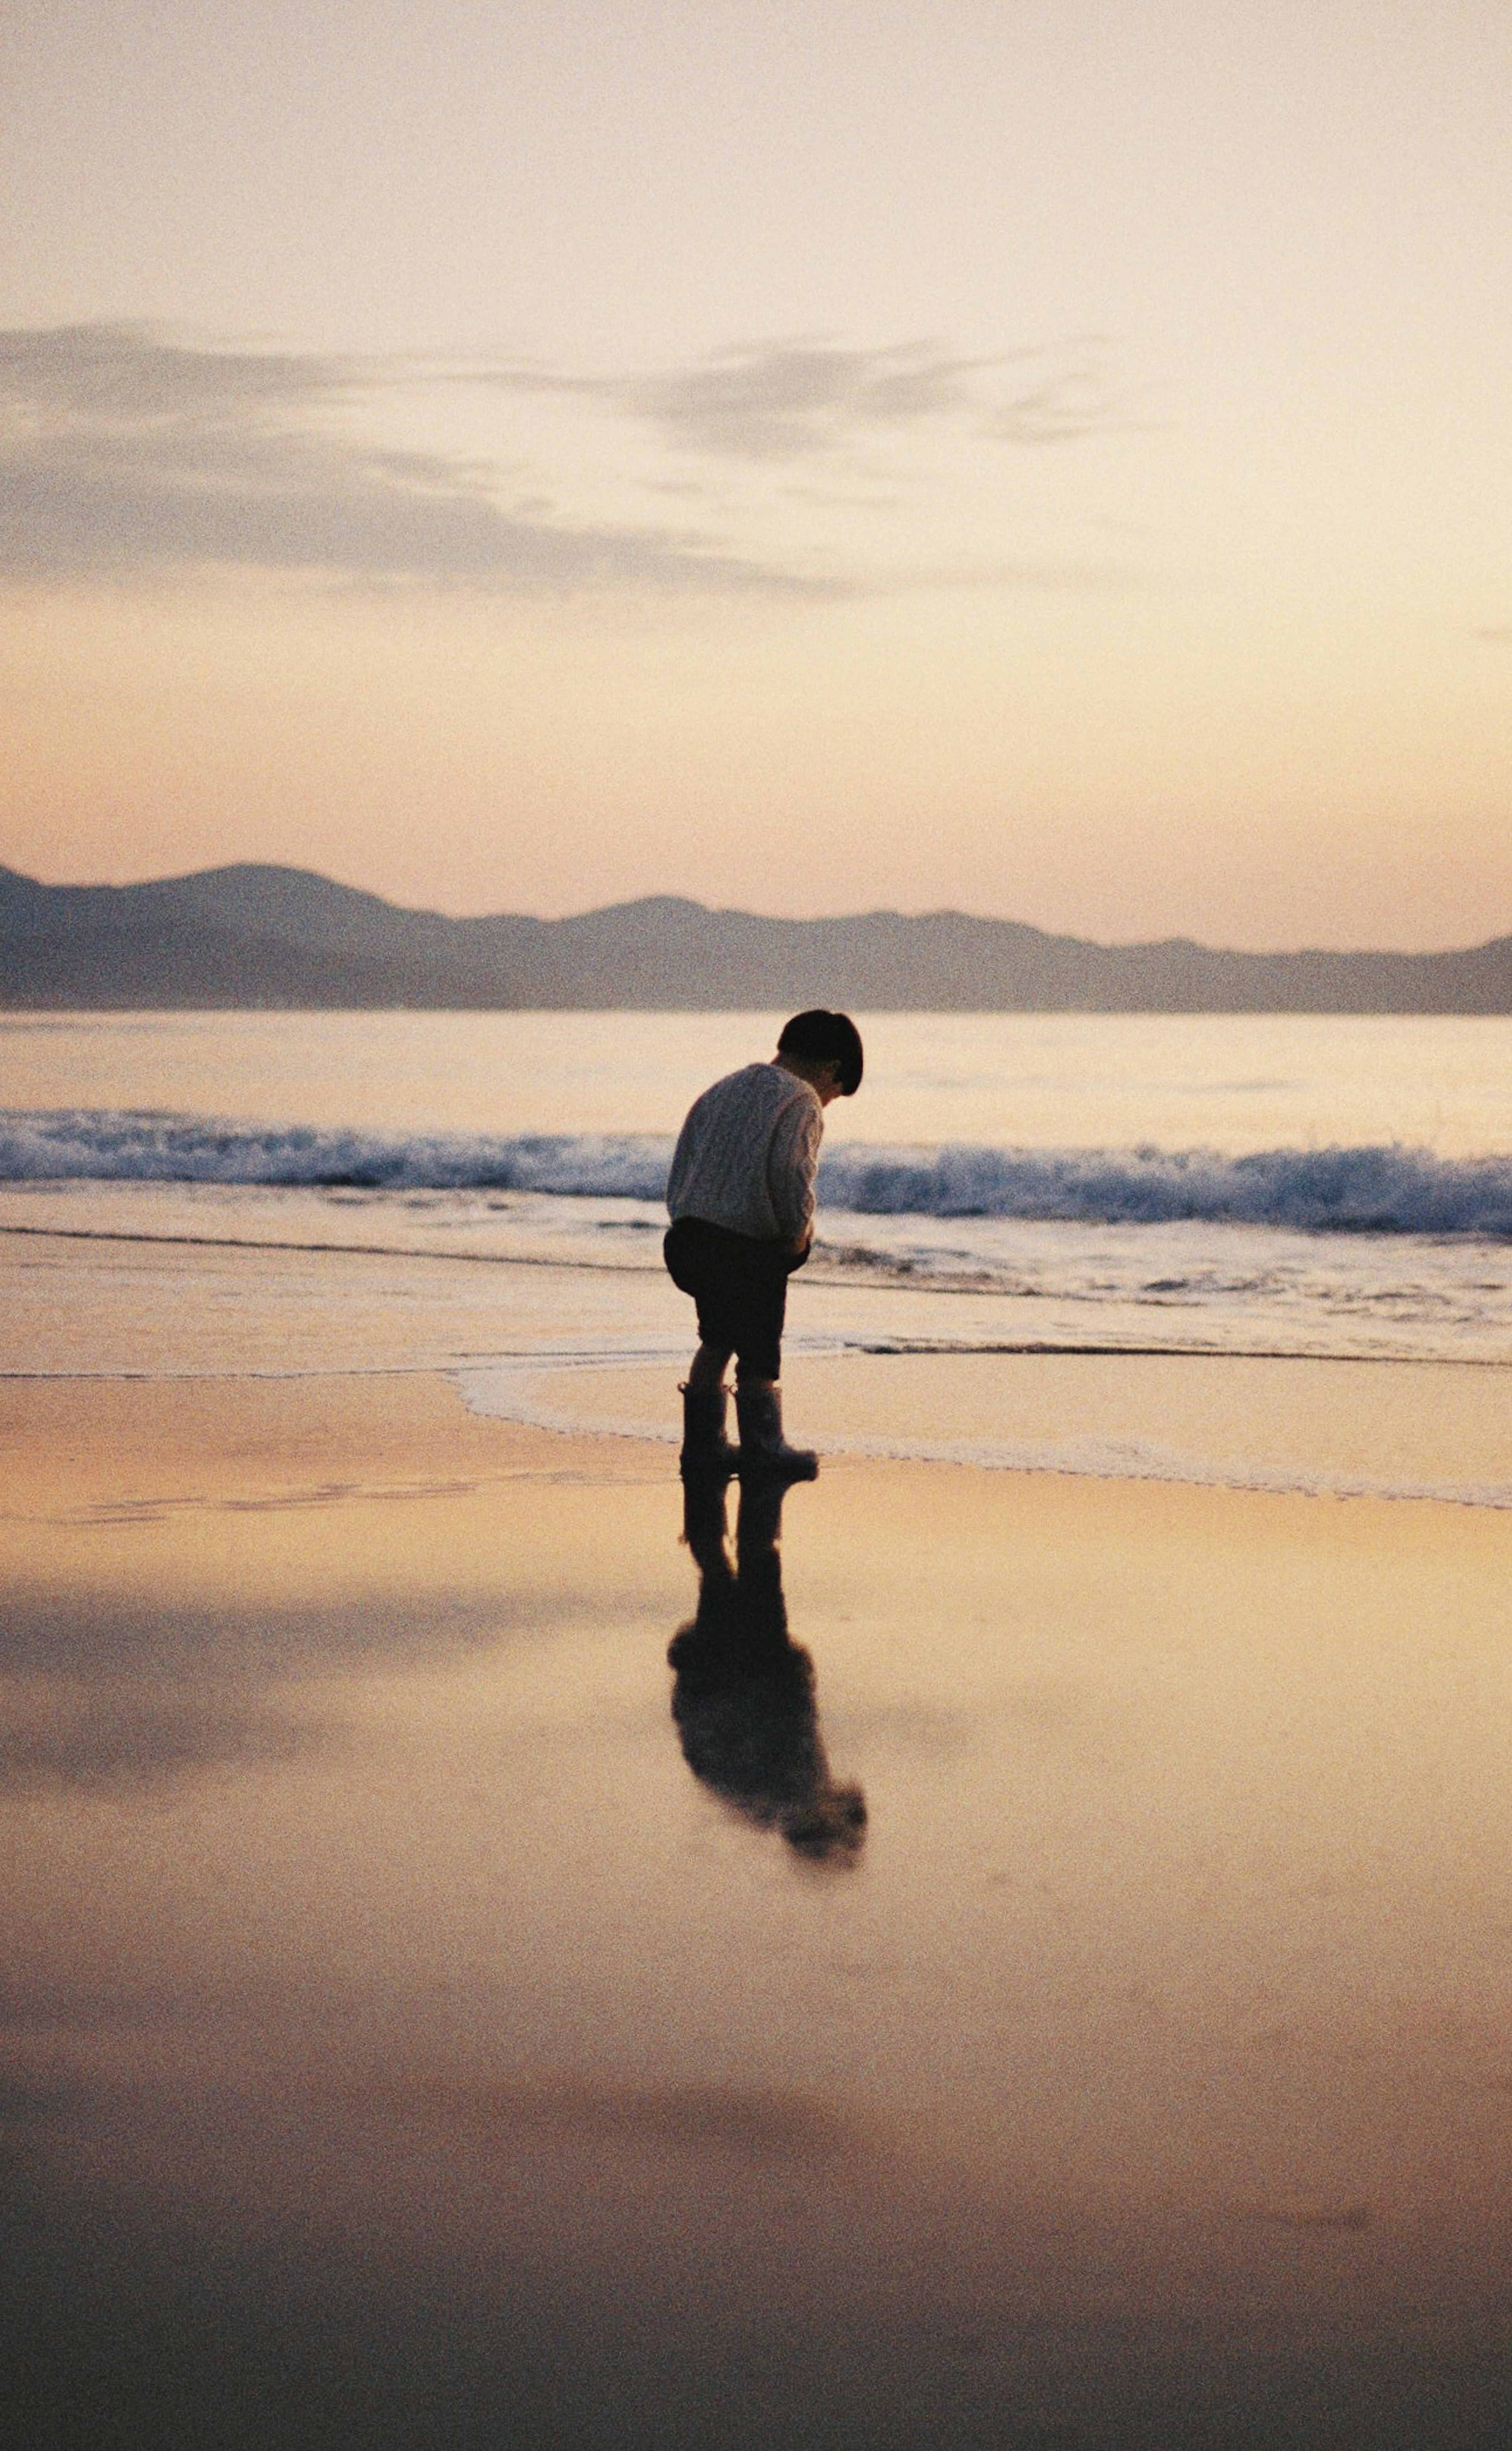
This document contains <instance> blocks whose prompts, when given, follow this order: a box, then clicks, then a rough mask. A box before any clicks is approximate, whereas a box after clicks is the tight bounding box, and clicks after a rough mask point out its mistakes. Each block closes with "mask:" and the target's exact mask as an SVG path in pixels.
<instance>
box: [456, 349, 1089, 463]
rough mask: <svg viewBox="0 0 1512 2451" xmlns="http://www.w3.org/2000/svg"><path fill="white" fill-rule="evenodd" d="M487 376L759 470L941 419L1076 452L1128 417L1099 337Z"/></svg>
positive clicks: (502, 370)
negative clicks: (978, 351) (998, 347)
mask: <svg viewBox="0 0 1512 2451" xmlns="http://www.w3.org/2000/svg"><path fill="white" fill-rule="evenodd" d="M481 380H482V381H484V382H493V383H496V384H498V385H499V386H501V388H504V389H508V390H513V391H520V392H537V393H540V392H558V393H566V394H571V395H572V396H574V397H576V398H579V399H588V400H596V401H599V402H601V403H602V404H603V405H605V406H606V407H609V408H611V409H614V410H617V411H619V412H620V413H621V414H623V415H626V416H629V417H632V418H637V419H639V420H642V421H643V422H646V423H648V424H650V425H652V426H654V427H655V428H656V429H657V430H658V433H659V435H660V436H661V439H662V440H663V441H666V442H668V443H671V444H673V445H675V446H677V447H679V448H682V449H686V450H693V451H698V452H703V453H706V454H708V455H709V456H711V457H715V458H724V459H735V460H747V461H789V460H803V459H817V458H823V457H830V456H833V455H834V454H835V453H836V452H840V451H844V450H846V449H849V448H851V447H853V446H854V445H855V444H856V443H857V442H860V441H864V440H866V439H867V438H869V437H873V436H876V435H879V434H886V433H889V432H897V431H898V430H900V429H902V428H904V427H908V426H917V425H920V424H923V423H925V422H930V421H933V422H951V423H953V424H954V425H956V426H957V427H962V428H964V429H965V430H966V431H968V432H970V433H972V434H975V435H979V436H982V437H984V438H987V439H990V440H993V441H1005V442H1019V443H1046V442H1066V441H1077V440H1080V439H1081V438H1083V437H1085V436H1088V435H1092V434H1099V433H1106V432H1108V431H1109V430H1111V429H1112V428H1114V427H1115V426H1118V425H1120V424H1124V423H1127V422H1128V415H1129V412H1128V406H1127V402H1125V400H1124V398H1123V396H1122V395H1121V393H1120V391H1119V389H1118V386H1117V383H1116V382H1115V379H1114V374H1113V367H1112V352H1111V348H1110V344H1109V343H1108V342H1106V341H1104V340H1102V339H1099V338H1097V337H1095V336H1085V337H1083V338H1079V339H1076V340H1071V341H1066V342H1060V343H1055V344H1054V345H1053V346H1050V347H1046V348H1039V349H1021V350H1012V351H1009V352H1007V353H1006V354H1004V355H1002V356H998V357H986V358H979V357H952V356H949V355H947V354H944V353H943V352H941V351H939V350H937V349H934V348H932V347H929V346H927V345H925V344H923V343H905V344H901V345H897V346H893V347H890V348H873V349H865V348H846V347H843V346H841V345H840V344H839V343H835V342H829V341H786V342H770V343H761V344H759V345H756V346H742V347H737V348H730V349H723V350H720V351H718V352H717V354H716V355H714V356H712V357H708V358H704V359H700V360H698V361H697V363H694V364H692V365H686V366H676V367H673V368H671V369H669V370H666V371H664V372H661V373H656V374H647V375H633V376H617V375H574V374H565V373H554V372H553V371H552V370H551V369H549V368H546V367H540V366H501V367H498V368H494V369H488V370H484V371H483V372H482V374H481Z"/></svg>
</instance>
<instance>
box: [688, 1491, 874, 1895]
mask: <svg viewBox="0 0 1512 2451" xmlns="http://www.w3.org/2000/svg"><path fill="white" fill-rule="evenodd" d="M785 1495H786V1488H785V1484H784V1483H782V1482H780V1481H766V1482H760V1481H755V1482H750V1483H748V1484H746V1485H745V1486H743V1487H742V1489H741V1492H740V1505H739V1513H738V1516H737V1519H736V1545H735V1558H734V1559H733V1561H732V1559H731V1555H730V1539H729V1523H728V1519H727V1516H726V1513H725V1494H724V1489H723V1486H722V1485H721V1484H720V1483H719V1482H718V1481H690V1482H689V1483H688V1484H687V1486H686V1488H685V1490H684V1493H683V1535H684V1538H685V1539H686V1540H687V1543H688V1546H689V1548H690V1549H691V1550H692V1552H693V1555H694V1559H695V1561H696V1563H697V1568H698V1606H697V1615H696V1616H695V1617H694V1619H693V1621H692V1623H691V1624H690V1625H685V1626H683V1627H682V1629H681V1630H680V1632H679V1633H678V1634H677V1636H675V1637H674V1639H673V1643H672V1647H671V1649H670V1651H669V1652H668V1654H667V1658H668V1662H669V1664H670V1666H671V1667H672V1668H673V1670H674V1671H675V1673H676V1681H675V1683H674V1685H673V1689H672V1716H673V1717H674V1719H675V1720H676V1721H677V1734H678V1735H679V1736H680V1737H681V1739H682V1751H683V1757H684V1759H685V1760H686V1762H687V1765H688V1768H689V1769H690V1770H691V1771H692V1773H693V1775H694V1776H695V1778H697V1779H700V1780H701V1781H702V1783H703V1785H704V1786H705V1787H707V1788H710V1789H711V1790H712V1791H713V1793H714V1794H716V1795H717V1796H718V1797H719V1799H720V1801H721V1803H724V1804H727V1805H729V1806H730V1807H731V1808H732V1810H733V1811H735V1812H736V1813H738V1814H741V1815H742V1817H743V1818H744V1819H746V1820H748V1821H751V1822H754V1823H755V1824H756V1828H757V1829H760V1830H778V1831H780V1832H781V1833H782V1836H783V1837H784V1838H785V1839H786V1840H787V1843H788V1845H789V1846H790V1847H791V1848H792V1849H793V1851H794V1853H795V1854H797V1855H800V1856H802V1857H803V1858H804V1859H805V1860H806V1861H807V1862H809V1863H813V1864H827V1865H832V1866H845V1865H849V1864H854V1862H855V1860H856V1857H857V1855H858V1854H859V1853H860V1849H861V1844H862V1841H863V1839H864V1837H865V1834H866V1798H865V1797H864V1796H863V1794H862V1793H861V1790H860V1789H859V1788H858V1787H857V1786H855V1785H854V1783H851V1782H847V1781H844V1780H838V1779H836V1778H835V1777H834V1775H832V1773H831V1770H830V1764H829V1758H828V1756H827V1755H826V1753H825V1749H824V1738H823V1736H822V1735H821V1734H820V1731H819V1720H818V1713H817V1710H816V1708H815V1677H814V1661H813V1659H812V1658H811V1657H810V1656H809V1654H808V1653H807V1652H806V1651H804V1650H802V1649H801V1648H800V1647H799V1645H798V1644H796V1643H795V1642H794V1641H793V1639H792V1637H790V1635H789V1633H788V1614H787V1605H786V1602H785V1600H784V1598H783V1595H782V1559H781V1555H780V1552H779V1548H778V1542H779V1540H780V1539H781V1533H782V1500H783V1498H784V1496H785Z"/></svg>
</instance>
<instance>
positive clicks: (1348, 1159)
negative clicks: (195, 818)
mask: <svg viewBox="0 0 1512 2451" xmlns="http://www.w3.org/2000/svg"><path fill="white" fill-rule="evenodd" d="M670 1153H671V1142H670V1140H668V1139H666V1138H664V1137H658V1136H656V1135H646V1134H614V1133H516V1134H509V1135H489V1134H483V1133H462V1132H456V1133H418V1134H417V1133H397V1132H386V1133H385V1132H376V1131H361V1130H350V1129H332V1128H328V1127H317V1126H313V1125H277V1126H275V1125H267V1126H260V1125H255V1124H247V1123H245V1122H236V1121H219V1120H217V1119H215V1118H213V1117H202V1116H190V1115H170V1114H152V1113H145V1112H140V1111H121V1110H89V1109H73V1110H68V1111H52V1112H30V1113H25V1112H15V1111H10V1112H6V1113H0V1182H9V1183H38V1182H74V1183H79V1182H94V1183H105V1182H109V1183H183V1184H220V1185H246V1186H253V1185H260V1186H286V1187H289V1188H304V1189H332V1190H335V1189H349V1188H357V1189H367V1190H396V1191H457V1190H476V1191H486V1190H498V1191H516V1192H536V1193H549V1194H554V1195H555V1196H557V1197H558V1198H595V1199H605V1198H619V1199H631V1200H638V1201H645V1202H656V1201H658V1200H659V1199H660V1197H661V1193H662V1189H663V1186H664V1184H665V1181H666V1171H667V1164H668V1160H669V1157H670ZM819 1190H820V1199H821V1202H822V1203H823V1205H824V1206H827V1207H830V1208H832V1209H844V1210H847V1211H849V1212H850V1213H851V1214H852V1215H853V1216H861V1217H867V1216H874V1217H908V1216H914V1217H932V1218H973V1217H974V1218H1002V1219H1018V1220H1022V1221H1025V1222H1036V1221H1052V1220H1058V1221H1063V1222H1066V1223H1072V1224H1084V1225H1169V1224H1173V1223H1177V1222H1191V1223H1201V1224H1208V1225H1251V1226H1276V1227H1283V1228H1290V1229H1292V1230H1302V1231H1306V1232H1310V1233H1346V1234H1414V1235H1428V1236H1436V1237H1443V1236H1452V1237H1457V1238H1464V1237H1478V1238H1482V1239H1494V1240H1497V1241H1502V1240H1506V1239H1512V1156H1506V1155H1500V1156H1490V1157H1442V1156H1437V1155H1435V1154H1434V1153H1433V1152H1432V1151H1430V1150H1428V1149H1423V1148H1408V1147H1395V1146H1381V1147H1330V1148H1278V1149H1263V1150H1257V1151H1255V1152H1253V1153H1251V1154H1247V1155H1240V1156H1228V1155H1223V1154H1221V1153H1218V1152H1216V1151H1213V1150H1210V1149H1201V1148H1195V1149H1166V1148H1155V1147H1141V1148H1132V1149H1078V1148H1059V1149H1057V1148H985V1147H944V1148H898V1147H866V1146H864V1145H860V1144H854V1143H852V1144H847V1145H842V1146H840V1147H837V1148H835V1149H834V1150H833V1151H832V1153H831V1154H830V1155H829V1156H828V1157H827V1158H826V1159H825V1161H824V1165H823V1167H822V1169H821V1176H820V1186H819Z"/></svg>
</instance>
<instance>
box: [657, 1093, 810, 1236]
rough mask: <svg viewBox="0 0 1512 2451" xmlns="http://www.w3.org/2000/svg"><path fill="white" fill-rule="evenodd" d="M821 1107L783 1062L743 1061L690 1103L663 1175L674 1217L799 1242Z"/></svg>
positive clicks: (806, 1223)
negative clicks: (670, 1169)
mask: <svg viewBox="0 0 1512 2451" xmlns="http://www.w3.org/2000/svg"><path fill="white" fill-rule="evenodd" d="M823 1132H824V1108H822V1106H821V1105H820V1103H819V1099H818V1095H817V1092H816V1091H815V1090H814V1089H812V1088H810V1087H809V1084H808V1083H807V1081H800V1080H798V1079H797V1077H796V1076H795V1074H794V1073H792V1072H788V1071H785V1070H784V1069H783V1068H782V1066H781V1065H780V1064H747V1065H745V1066H743V1067H742V1069H740V1070H739V1071H738V1072H731V1073H728V1074H726V1076H725V1078H724V1079H723V1080H722V1081H716V1083H715V1085H714V1087H713V1088H712V1089H705V1091H704V1093H703V1095H702V1097H701V1098H699V1099H697V1100H696V1102H695V1103H694V1105H693V1106H692V1107H691V1108H689V1110H688V1120H687V1122H686V1123H685V1124H684V1125H683V1127H682V1130H681V1133H680V1134H679V1136H678V1140H677V1149H676V1151H675V1152H674V1155H673V1160H672V1172H671V1174H670V1175H669V1176H668V1178H667V1206H668V1207H669V1208H670V1210H671V1211H672V1214H673V1216H674V1218H677V1217H701V1218H703V1219H704V1221H705V1222H706V1223H707V1224H708V1225H724V1226H727V1227H728V1228H729V1230H730V1232H731V1233H732V1234H750V1235H753V1236H755V1237H756V1238H757V1239H758V1240H759V1241H761V1242H774V1241H778V1242H784V1243H799V1242H802V1241H803V1240H804V1239H805V1238H806V1237H807V1235H808V1232H809V1229H810V1227H811V1226H812V1225H813V1223H814V1177H815V1169H816V1168H817V1166H818V1163H819V1142H820V1140H821V1138H822V1137H823Z"/></svg>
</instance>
